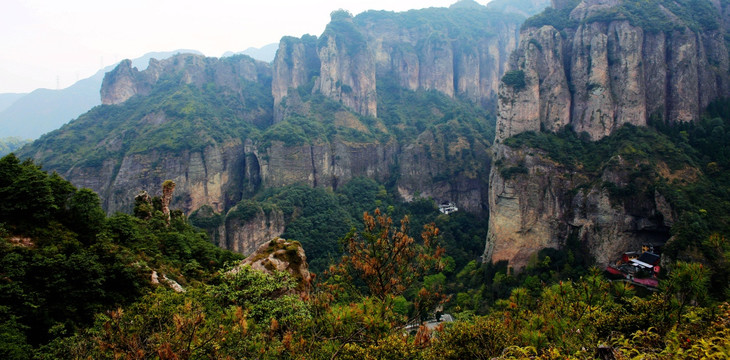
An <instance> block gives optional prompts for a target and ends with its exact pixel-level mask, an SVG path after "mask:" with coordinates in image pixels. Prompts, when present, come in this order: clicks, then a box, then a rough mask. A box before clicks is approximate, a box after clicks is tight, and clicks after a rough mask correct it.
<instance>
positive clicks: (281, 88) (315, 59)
mask: <svg viewBox="0 0 730 360" xmlns="http://www.w3.org/2000/svg"><path fill="white" fill-rule="evenodd" d="M320 66H321V64H320V61H319V54H318V53H317V38H316V37H314V36H306V35H305V36H304V37H302V38H301V39H297V38H293V37H284V38H282V39H281V41H280V42H279V50H277V52H276V57H275V58H274V64H273V67H272V68H273V74H272V80H271V93H272V94H273V96H274V122H275V123H276V122H280V121H281V120H282V119H284V116H285V115H286V110H285V107H284V106H283V105H282V103H281V102H282V100H283V99H284V98H285V97H286V96H287V95H288V94H289V90H290V89H291V90H295V89H297V88H298V87H300V86H304V85H306V84H307V82H309V81H310V79H312V77H314V76H318V75H319V72H320Z"/></svg>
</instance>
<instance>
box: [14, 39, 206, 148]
mask: <svg viewBox="0 0 730 360" xmlns="http://www.w3.org/2000/svg"><path fill="white" fill-rule="evenodd" d="M182 52H186V53H196V54H199V52H198V51H195V50H175V51H167V52H152V53H148V54H145V55H144V56H142V57H140V58H138V59H135V60H133V61H132V66H135V67H137V68H139V69H140V70H141V69H144V68H146V67H147V63H148V62H149V60H150V59H151V58H156V59H164V58H168V57H170V56H172V55H174V54H177V53H182ZM115 66H116V64H114V65H113V66H108V67H106V68H104V69H102V70H99V72H97V73H96V74H94V75H93V76H91V77H89V78H86V79H83V80H80V81H78V82H76V83H75V84H73V85H71V86H69V87H67V88H65V89H61V90H50V89H37V90H34V91H33V92H31V93H29V94H0V111H1V112H0V136H3V137H5V136H17V137H20V138H23V139H36V138H38V137H39V136H41V135H43V134H45V133H47V132H49V131H51V130H55V129H58V128H59V127H61V125H63V124H65V123H67V122H69V121H70V120H71V119H75V118H77V117H78V116H79V115H81V114H83V113H85V112H86V111H88V110H89V109H91V108H92V107H94V106H97V105H100V104H101V99H100V97H99V89H100V88H101V82H102V80H103V79H104V73H106V72H107V71H110V70H111V69H113V68H114V67H115Z"/></svg>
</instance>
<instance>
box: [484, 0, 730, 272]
mask: <svg viewBox="0 0 730 360" xmlns="http://www.w3.org/2000/svg"><path fill="white" fill-rule="evenodd" d="M554 5H555V7H556V8H557V9H556V10H552V12H550V13H546V14H547V15H550V16H552V17H550V16H545V14H543V15H540V16H537V17H535V18H532V19H530V20H528V21H527V22H526V23H525V27H524V29H523V31H522V33H521V39H520V44H519V47H518V49H517V50H516V51H515V53H514V55H513V58H512V60H511V62H510V71H508V72H507V73H506V75H505V76H504V77H503V79H502V84H501V87H500V90H499V102H498V107H499V114H498V118H497V129H496V137H495V146H494V153H495V157H494V162H495V163H497V164H499V165H498V166H497V167H496V168H495V171H493V172H492V173H491V175H490V180H489V181H490V183H489V189H490V192H489V212H490V219H489V221H490V227H489V235H488V239H487V246H486V250H485V258H487V259H490V258H491V259H492V260H493V261H497V260H508V261H509V262H510V264H511V265H512V266H515V267H516V268H519V267H522V266H524V265H525V264H526V263H527V260H528V259H529V257H530V256H532V255H534V254H536V253H537V251H539V250H540V249H542V248H545V247H552V248H559V247H562V246H564V245H565V244H566V241H567V240H568V239H569V238H572V239H577V240H580V241H581V242H582V244H583V245H584V246H585V247H586V248H587V249H589V251H590V252H591V254H592V255H593V256H595V257H596V259H597V261H598V262H599V263H601V264H605V263H607V262H608V261H610V260H612V259H614V258H615V257H616V256H618V255H620V253H621V252H622V251H625V250H626V249H632V248H636V247H637V246H639V245H640V244H641V243H655V244H662V243H663V242H664V241H666V240H667V238H668V228H669V226H671V224H672V221H673V218H674V214H672V210H671V207H670V206H669V204H668V203H667V201H666V200H665V199H664V197H663V196H662V194H661V193H659V192H653V193H651V194H649V195H647V194H645V193H641V194H640V193H637V194H634V195H635V196H633V197H625V196H620V195H617V193H616V192H615V191H614V192H611V191H610V190H611V189H617V188H620V189H624V188H626V187H627V186H628V187H629V188H633V186H635V185H636V182H637V181H655V180H656V179H660V178H665V179H666V178H667V177H666V176H668V175H667V174H663V173H662V171H658V170H657V169H658V167H661V164H660V165H656V164H653V163H651V162H646V161H645V160H642V161H638V160H628V159H626V158H624V157H622V156H619V155H616V156H614V157H613V158H611V159H610V161H607V162H606V163H604V165H603V167H602V168H601V169H600V170H599V171H598V172H597V173H596V172H595V170H593V171H588V170H586V169H584V168H581V167H578V168H575V167H568V166H566V165H565V164H561V163H559V162H556V161H555V160H552V159H551V158H550V157H549V156H546V155H545V152H544V151H543V150H540V149H537V148H534V147H530V146H529V145H522V146H518V145H516V144H515V143H514V142H511V143H510V140H511V139H510V137H513V136H515V135H518V134H521V133H525V132H558V131H559V130H561V129H562V128H564V127H568V128H570V129H571V130H572V131H574V132H575V133H577V134H582V135H580V136H582V137H583V138H584V139H589V140H592V141H597V140H600V139H604V138H605V137H607V136H610V135H613V134H615V133H617V131H619V129H621V127H622V126H624V125H626V124H631V125H635V126H646V125H647V121H648V119H649V118H650V117H651V116H657V117H659V118H664V119H665V121H666V122H668V123H676V122H687V121H694V120H697V119H698V118H699V115H700V111H701V110H702V109H704V108H705V107H706V106H707V105H708V104H709V103H710V101H712V100H714V99H717V98H719V97H723V96H728V95H730V88H729V87H728V86H729V85H730V72H729V71H728V70H730V63H729V62H728V47H727V45H726V43H725V41H724V40H722V39H724V30H723V27H722V26H714V25H712V24H711V22H712V21H714V22H715V24H720V23H721V21H722V20H721V19H720V18H719V16H717V15H716V14H713V13H712V12H711V11H710V12H699V11H698V9H689V8H683V7H682V5H680V4H679V3H672V4H670V3H666V4H664V3H663V2H661V1H655V2H653V3H652V4H649V5H646V4H643V5H642V4H634V3H631V2H626V1H620V0H584V1H580V2H575V1H573V2H571V1H560V2H557V3H556V4H554ZM665 5H666V6H665ZM699 5H703V6H704V5H707V6H710V7H712V6H716V5H717V4H713V3H710V2H708V3H707V4H704V3H702V4H699ZM699 5H698V6H699ZM641 6H649V8H640V7H641ZM696 10H697V12H695V11H696ZM705 10H706V9H705ZM640 11H644V12H643V13H641V14H644V18H641V17H637V16H635V15H636V14H637V13H639V12H640ZM654 11H656V12H654ZM560 14H563V15H565V16H564V17H563V18H560V17H559V16H558V15H560ZM647 14H648V15H647ZM698 14H704V15H698ZM710 20H712V21H710ZM542 146H548V145H546V144H544V143H543V145H542ZM642 164H643V165H642ZM638 168H642V169H654V170H652V171H654V172H653V173H652V172H648V173H647V172H646V171H644V172H643V173H642V172H638V173H637V172H632V170H631V169H638ZM642 171H643V170H642ZM637 174H638V175H637ZM670 177H671V176H670ZM596 179H600V180H596ZM667 181H668V180H667Z"/></svg>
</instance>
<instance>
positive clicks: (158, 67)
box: [100, 54, 271, 105]
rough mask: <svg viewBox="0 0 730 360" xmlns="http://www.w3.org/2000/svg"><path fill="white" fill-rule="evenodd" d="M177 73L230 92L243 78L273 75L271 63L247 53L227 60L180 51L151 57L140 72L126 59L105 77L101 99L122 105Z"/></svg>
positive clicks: (260, 79)
mask: <svg viewBox="0 0 730 360" xmlns="http://www.w3.org/2000/svg"><path fill="white" fill-rule="evenodd" d="M170 74H175V75H176V76H178V79H177V81H179V82H180V83H181V84H194V85H196V86H199V87H200V86H202V85H204V84H214V85H216V86H219V87H222V88H225V89H227V90H231V91H237V92H240V91H242V90H243V87H242V85H243V84H244V82H242V81H241V80H243V81H247V82H264V81H266V79H267V78H271V66H270V65H269V64H267V63H264V62H262V61H257V60H254V59H252V58H250V57H248V56H234V57H230V58H225V59H216V58H206V57H204V56H202V55H195V54H179V55H175V56H172V57H170V58H167V59H164V60H157V59H154V58H152V59H150V63H149V65H148V66H147V69H145V70H144V71H138V70H137V68H133V67H132V62H131V61H130V60H124V61H122V62H121V63H119V65H117V67H116V68H114V70H112V71H110V72H108V73H107V74H106V76H104V81H103V82H102V85H101V91H100V92H101V102H102V104H105V105H111V104H121V103H123V102H125V101H127V100H128V99H129V98H131V97H132V96H134V95H142V96H144V95H149V94H150V93H151V92H152V89H153V88H154V86H155V85H156V84H157V82H158V81H159V80H160V78H161V77H164V76H166V75H167V76H169V75H170Z"/></svg>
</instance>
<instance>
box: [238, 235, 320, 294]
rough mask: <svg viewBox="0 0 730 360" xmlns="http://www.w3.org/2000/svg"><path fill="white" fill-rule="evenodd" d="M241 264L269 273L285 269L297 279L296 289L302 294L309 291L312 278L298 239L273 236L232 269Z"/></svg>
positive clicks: (241, 265)
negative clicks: (292, 239) (290, 239)
mask: <svg viewBox="0 0 730 360" xmlns="http://www.w3.org/2000/svg"><path fill="white" fill-rule="evenodd" d="M243 266H250V267H251V268H252V269H254V270H258V271H263V272H266V273H269V274H273V273H274V272H275V271H286V272H288V273H289V274H291V276H292V277H293V278H294V280H296V281H297V284H298V285H297V287H296V290H297V291H298V292H299V293H300V294H302V295H306V294H307V293H308V292H309V289H310V287H311V282H312V279H313V276H312V275H311V274H310V273H309V265H308V264H307V256H306V254H305V253H304V248H302V245H301V244H300V243H299V242H298V241H289V240H284V239H282V238H275V239H272V240H271V241H269V242H266V243H264V244H262V245H261V246H260V247H259V248H258V249H256V251H255V252H254V253H253V254H251V255H250V256H249V257H247V258H246V259H245V260H243V261H242V262H241V264H240V265H239V266H238V267H236V268H234V269H233V270H232V271H234V272H235V271H238V270H237V269H238V268H240V267H243Z"/></svg>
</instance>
